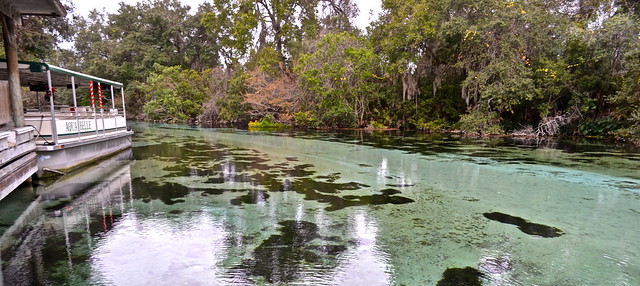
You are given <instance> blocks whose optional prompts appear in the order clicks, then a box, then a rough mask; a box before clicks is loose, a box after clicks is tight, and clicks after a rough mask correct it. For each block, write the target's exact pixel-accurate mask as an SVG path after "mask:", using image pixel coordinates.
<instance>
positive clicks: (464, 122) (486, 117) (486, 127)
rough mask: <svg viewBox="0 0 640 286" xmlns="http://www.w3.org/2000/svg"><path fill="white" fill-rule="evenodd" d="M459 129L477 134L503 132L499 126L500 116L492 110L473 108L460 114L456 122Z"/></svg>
mask: <svg viewBox="0 0 640 286" xmlns="http://www.w3.org/2000/svg"><path fill="white" fill-rule="evenodd" d="M458 123H459V126H460V130H462V131H464V132H467V133H479V134H503V133H504V130H503V129H502V127H501V126H500V116H499V115H498V113H496V112H493V111H481V110H479V109H478V110H473V111H471V112H470V113H468V114H464V115H462V116H460V121H459V122H458Z"/></svg>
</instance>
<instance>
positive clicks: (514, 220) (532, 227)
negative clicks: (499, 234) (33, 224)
mask: <svg viewBox="0 0 640 286" xmlns="http://www.w3.org/2000/svg"><path fill="white" fill-rule="evenodd" d="M483 215H484V217H486V218H488V219H490V220H495V221H499V222H501V223H506V224H513V225H516V226H518V229H519V230H521V231H522V232H524V233H526V234H530V235H537V236H541V237H547V238H549V237H558V236H561V235H563V234H564V232H562V230H560V229H558V228H555V227H551V226H546V225H543V224H537V223H531V222H528V221H527V220H525V219H523V218H520V217H517V216H511V215H508V214H503V213H499V212H492V213H484V214H483Z"/></svg>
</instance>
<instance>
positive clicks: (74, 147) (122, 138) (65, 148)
mask: <svg viewBox="0 0 640 286" xmlns="http://www.w3.org/2000/svg"><path fill="white" fill-rule="evenodd" d="M132 135H133V132H132V131H121V132H117V133H115V134H109V135H107V136H99V137H96V138H92V139H87V140H83V141H77V142H70V143H65V144H58V145H39V146H38V147H37V148H36V153H37V156H38V172H37V175H38V176H43V175H45V174H46V173H47V172H54V173H55V172H58V173H59V172H68V171H70V170H72V169H75V168H77V167H80V166H82V165H85V164H88V163H90V162H93V161H96V160H99V159H102V158H105V157H108V156H110V155H113V154H114V153H116V152H118V151H121V150H124V149H127V148H130V147H131V136H132Z"/></svg>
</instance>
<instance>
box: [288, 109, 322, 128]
mask: <svg viewBox="0 0 640 286" xmlns="http://www.w3.org/2000/svg"><path fill="white" fill-rule="evenodd" d="M293 122H294V125H295V126H297V127H304V128H317V127H318V124H319V122H318V117H317V116H316V115H315V114H314V113H312V112H311V111H299V112H296V113H294V114H293Z"/></svg>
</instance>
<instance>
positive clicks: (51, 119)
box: [25, 66, 127, 145]
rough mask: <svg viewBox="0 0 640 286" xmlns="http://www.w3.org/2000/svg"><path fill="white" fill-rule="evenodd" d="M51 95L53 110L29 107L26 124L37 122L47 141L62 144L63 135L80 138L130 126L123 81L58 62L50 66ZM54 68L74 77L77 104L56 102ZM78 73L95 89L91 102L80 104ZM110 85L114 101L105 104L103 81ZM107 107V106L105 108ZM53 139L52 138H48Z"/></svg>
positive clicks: (42, 136) (43, 138) (91, 91)
mask: <svg viewBox="0 0 640 286" xmlns="http://www.w3.org/2000/svg"><path fill="white" fill-rule="evenodd" d="M47 67H48V69H47V70H46V72H47V81H48V82H47V87H48V89H47V90H48V91H47V95H46V96H48V98H49V104H48V105H49V111H48V112H37V111H29V110H28V111H27V112H26V113H25V124H28V125H33V126H35V127H36V129H37V130H38V132H39V135H38V137H39V138H42V140H39V141H44V143H45V144H53V145H58V144H59V143H60V141H61V140H62V139H68V138H75V139H77V140H79V141H81V140H83V138H95V137H96V136H106V135H108V134H109V133H111V132H114V131H121V130H126V129H127V127H126V107H125V98H124V87H123V86H122V84H121V83H117V82H113V81H109V80H105V79H102V78H98V77H91V76H88V75H84V74H80V73H77V72H73V71H70V70H66V69H63V68H59V67H55V66H47ZM52 70H53V71H54V72H57V73H63V74H66V75H68V76H69V79H70V80H71V84H70V87H71V93H72V97H73V106H68V105H65V106H56V105H55V103H54V101H55V92H54V91H55V88H54V84H53V82H52V80H51V72H52ZM76 76H78V77H80V78H81V79H83V80H84V81H85V83H86V80H90V81H89V88H90V93H91V106H78V100H77V93H76V89H77V85H76ZM94 82H95V83H96V84H97V88H98V106H96V102H95V101H96V100H95V99H96V98H95V96H94V92H93V91H94ZM101 82H102V83H104V84H107V85H109V87H110V88H109V91H110V99H111V100H110V101H109V104H108V106H103V102H102V99H103V97H102V90H101V85H100V83H101ZM114 85H115V86H116V87H117V88H120V95H121V97H122V101H121V103H122V106H120V109H118V107H117V106H116V101H115V90H114ZM105 107H106V108H105ZM49 138H50V139H51V141H49V140H47V139H49Z"/></svg>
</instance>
